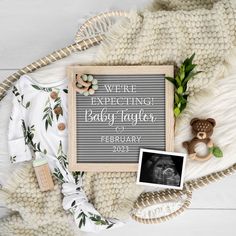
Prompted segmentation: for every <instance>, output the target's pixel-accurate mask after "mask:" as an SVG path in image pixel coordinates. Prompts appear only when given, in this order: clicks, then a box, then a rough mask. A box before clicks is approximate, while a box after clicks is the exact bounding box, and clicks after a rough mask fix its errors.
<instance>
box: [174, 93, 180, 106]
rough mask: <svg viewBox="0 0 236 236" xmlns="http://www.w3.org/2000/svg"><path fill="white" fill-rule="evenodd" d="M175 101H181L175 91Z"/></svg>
mask: <svg viewBox="0 0 236 236" xmlns="http://www.w3.org/2000/svg"><path fill="white" fill-rule="evenodd" d="M175 103H177V104H178V103H179V96H178V94H177V93H175Z"/></svg>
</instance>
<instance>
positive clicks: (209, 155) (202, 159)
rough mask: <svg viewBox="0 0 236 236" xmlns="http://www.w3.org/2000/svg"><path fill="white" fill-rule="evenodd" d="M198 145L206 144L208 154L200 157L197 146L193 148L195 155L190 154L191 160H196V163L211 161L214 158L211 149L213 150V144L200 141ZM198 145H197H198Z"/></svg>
mask: <svg viewBox="0 0 236 236" xmlns="http://www.w3.org/2000/svg"><path fill="white" fill-rule="evenodd" d="M198 143H205V144H206V146H207V147H208V153H207V154H206V155H203V156H199V155H198V154H197V153H196V152H195V146H196V145H195V146H194V147H193V150H194V152H193V153H191V154H189V157H190V159H192V160H196V161H207V160H209V159H210V158H211V157H212V153H211V152H210V150H209V149H210V148H212V147H213V142H212V141H211V140H210V141H209V142H207V143H206V142H204V140H202V142H201V140H198ZM196 144H197V143H196Z"/></svg>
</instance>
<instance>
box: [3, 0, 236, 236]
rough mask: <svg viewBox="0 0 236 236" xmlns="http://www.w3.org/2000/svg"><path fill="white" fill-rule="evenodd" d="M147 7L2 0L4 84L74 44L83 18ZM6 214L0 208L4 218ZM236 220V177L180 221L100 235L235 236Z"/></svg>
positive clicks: (129, 2)
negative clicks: (48, 56) (43, 59)
mask: <svg viewBox="0 0 236 236" xmlns="http://www.w3.org/2000/svg"><path fill="white" fill-rule="evenodd" d="M148 2H149V1H148V0H136V1H134V0H119V1H117V0H84V1H82V0H70V1H68V0H34V1H32V0H21V1H19V0H0V81H1V80H3V79H4V78H5V77H6V76H7V75H10V74H11V73H13V72H14V71H15V70H16V69H19V68H21V67H23V66H25V65H26V64H30V63H31V62H32V61H34V60H36V59H38V58H40V57H42V56H45V55H46V54H48V53H50V52H52V51H53V50H56V49H58V48H61V47H63V46H66V45H67V44H70V43H72V41H73V37H74V34H75V32H76V29H77V26H78V24H79V19H80V18H84V17H87V16H89V15H91V14H92V15H93V14H95V13H96V12H102V11H107V10H110V9H127V10H128V9H131V8H136V7H139V6H142V5H143V4H145V3H148ZM9 174H10V173H9ZM3 212H4V210H3V209H2V208H1V207H0V216H1V214H3ZM235 217H236V175H234V176H230V177H227V178H226V179H224V180H222V181H220V182H218V183H214V184H211V185H210V186H208V187H207V188H203V189H200V190H198V191H196V192H195V193H194V196H193V201H192V205H191V208H190V209H189V210H187V211H186V212H185V213H184V214H183V215H181V216H179V217H177V218H176V219H173V220H171V221H169V222H166V223H162V224H160V225H141V224H135V225H134V224H132V225H127V226H125V227H123V228H120V229H116V230H113V231H106V232H102V233H101V234H99V235H102V236H118V235H122V236H128V235H136V236H139V235H140V236H141V235H142V236H143V235H145V234H146V235H148V236H154V235H155V236H156V235H165V236H169V235H171V236H172V235H177V236H179V235H181V236H185V235H188V236H189V235H191V236H198V235H200V234H201V235H203V236H205V235H207V236H211V235H214V236H220V235H227V236H231V235H235V230H234V228H235V227H234V224H235ZM0 232H1V231H0ZM0 234H1V233H0ZM83 235H84V234H83ZM86 235H92V234H86Z"/></svg>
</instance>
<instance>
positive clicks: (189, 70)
mask: <svg viewBox="0 0 236 236" xmlns="http://www.w3.org/2000/svg"><path fill="white" fill-rule="evenodd" d="M194 57H195V53H194V54H193V55H192V56H191V57H189V58H186V59H185V61H184V62H183V63H182V64H181V66H180V67H179V69H178V71H177V73H176V75H175V77H174V78H173V77H165V78H166V79H167V80H169V81H170V82H171V83H172V84H174V87H175V94H174V115H175V117H178V116H179V115H180V114H181V112H182V111H183V110H184V109H185V108H186V105H187V98H188V95H189V94H188V92H187V85H188V82H189V81H190V80H191V79H193V78H194V76H195V75H197V74H199V73H201V71H194V69H195V68H196V66H197V65H196V64H193V59H194Z"/></svg>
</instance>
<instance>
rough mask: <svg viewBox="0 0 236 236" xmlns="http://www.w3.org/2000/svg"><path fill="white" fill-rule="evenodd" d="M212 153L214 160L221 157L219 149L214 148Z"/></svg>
mask: <svg viewBox="0 0 236 236" xmlns="http://www.w3.org/2000/svg"><path fill="white" fill-rule="evenodd" d="M212 153H213V155H214V156H215V157H216V158H221V157H223V152H222V150H221V149H220V148H219V147H216V146H214V147H213V151H212Z"/></svg>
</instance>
